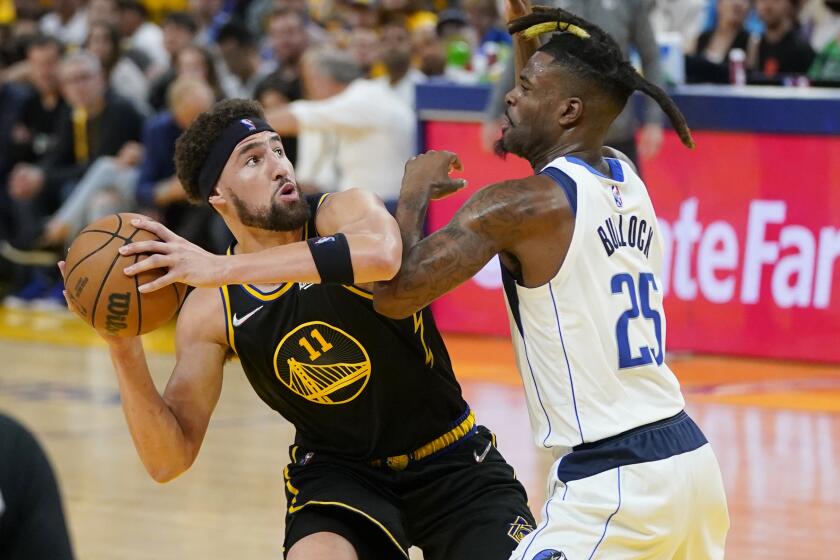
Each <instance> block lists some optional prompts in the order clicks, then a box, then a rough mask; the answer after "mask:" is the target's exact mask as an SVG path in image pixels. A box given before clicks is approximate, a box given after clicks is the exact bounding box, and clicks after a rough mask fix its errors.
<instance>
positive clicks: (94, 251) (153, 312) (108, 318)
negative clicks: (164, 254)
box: [64, 213, 187, 336]
mask: <svg viewBox="0 0 840 560" xmlns="http://www.w3.org/2000/svg"><path fill="white" fill-rule="evenodd" d="M143 217H144V216H141V215H140V214H128V213H124V214H113V215H111V216H106V217H105V218H102V219H101V220H97V221H96V222H94V223H92V224H90V225H88V226H87V227H86V228H85V229H84V230H82V232H81V233H80V234H79V235H78V236H77V237H76V239H75V240H74V241H73V244H72V245H71V246H70V249H69V250H68V251H67V259H66V266H65V279H64V287H65V289H66V290H67V297H68V299H69V300H70V302H71V303H72V307H73V308H74V311H75V312H76V314H77V315H79V316H80V317H81V318H82V319H84V320H85V321H86V322H87V323H88V324H90V325H91V326H93V327H94V328H95V329H97V330H99V331H104V332H107V333H108V334H111V335H114V336H136V335H140V334H143V333H147V332H150V331H153V330H155V329H156V328H158V327H160V326H161V325H163V324H165V323H166V322H168V321H169V320H170V319H172V317H174V316H175V314H176V312H177V311H178V309H179V308H180V306H181V303H182V302H183V301H184V297H185V296H186V294H187V287H186V286H185V285H184V284H172V285H169V286H166V287H165V288H162V289H160V290H155V291H154V292H148V293H145V294H141V293H140V292H139V291H138V289H137V288H138V287H139V286H141V285H143V284H145V283H147V282H151V281H152V280H154V279H155V278H158V277H159V276H162V275H163V274H165V272H166V270H165V269H155V270H151V271H149V272H144V273H142V274H138V275H136V276H132V277H129V276H126V275H125V274H124V273H123V269H124V268H126V267H127V266H130V265H132V264H133V263H135V262H137V261H138V260H143V259H144V258H146V255H131V256H122V255H120V254H119V252H118V251H119V248H120V247H122V246H123V245H127V244H129V243H132V242H135V241H147V240H150V239H151V240H155V239H159V238H158V237H157V236H156V235H155V234H153V233H150V232H148V231H146V230H142V229H138V228H136V227H134V226H133V225H131V220H132V219H134V218H143Z"/></svg>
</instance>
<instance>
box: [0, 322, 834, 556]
mask: <svg viewBox="0 0 840 560" xmlns="http://www.w3.org/2000/svg"><path fill="white" fill-rule="evenodd" d="M171 335H172V331H171V329H168V330H167V329H164V330H162V331H159V332H156V333H153V334H152V335H149V336H148V337H147V338H146V348H147V354H148V358H149V361H150V365H151V368H152V371H153V372H154V376H155V380H156V382H157V384H158V387H162V386H163V384H164V383H165V381H166V379H167V378H168V375H169V372H170V369H171V367H172V364H173V361H174V359H173V355H172V343H171V338H172V337H171ZM448 343H449V346H450V351H451V353H452V355H453V361H454V363H455V366H456V371H457V372H458V374H459V376H460V379H461V382H462V385H463V387H464V392H465V395H466V398H467V400H468V401H469V402H470V403H471V404H472V407H473V409H474V410H475V411H476V414H477V416H478V419H479V421H480V422H481V423H483V424H485V425H487V426H489V427H490V428H491V429H493V430H494V431H495V432H496V434H497V436H498V441H499V447H500V449H501V451H502V452H503V454H504V455H505V456H506V457H507V459H508V460H509V461H510V462H511V463H512V464H513V465H514V467H515V468H516V470H517V474H518V476H519V478H520V479H521V480H522V481H523V483H524V484H525V486H526V488H527V490H528V493H529V496H530V498H531V506H532V508H533V509H534V510H538V509H539V506H540V504H541V502H542V501H543V498H544V493H545V489H544V487H543V484H544V482H543V481H544V477H545V474H546V473H547V469H548V466H549V465H550V463H551V458H550V457H549V456H547V455H546V454H545V453H540V452H538V451H537V449H536V448H535V447H534V446H533V444H532V442H531V438H530V434H529V426H528V418H527V413H526V410H525V407H524V402H523V396H522V390H521V387H520V384H519V379H518V376H517V375H516V372H515V368H514V362H513V354H512V351H511V349H510V346H509V344H508V342H507V341H506V340H499V339H477V338H470V337H448ZM671 364H672V367H673V369H674V370H675V371H676V373H677V375H678V376H679V377H680V380H681V381H682V383H683V388H684V390H685V393H686V396H687V400H688V403H689V404H688V410H689V413H690V414H692V415H693V417H694V418H695V420H696V421H697V422H698V424H699V425H700V426H701V427H702V429H703V430H704V431H705V433H706V435H707V437H708V438H709V440H710V441H711V442H712V445H713V446H714V449H715V452H716V453H717V456H718V459H719V461H720V464H721V468H722V471H723V477H724V482H725V484H726V489H727V493H728V497H729V507H730V514H731V517H732V530H731V532H730V536H729V540H728V543H727V558H731V559H737V560H741V559H753V558H754V559H759V558H760V559H786V560H791V559H802V560H805V559H807V560H811V559H822V558H825V559H829V558H840V367H836V366H809V365H802V364H791V363H774V362H769V361H754V360H736V359H725V358H716V357H699V356H696V357H692V356H672V357H671ZM0 410H3V411H4V412H7V413H10V414H12V415H13V416H15V417H17V418H18V419H20V420H21V421H23V422H24V423H25V424H26V425H28V426H29V427H30V428H31V429H32V430H33V431H34V432H35V433H36V434H37V436H38V437H39V439H40V440H41V442H42V443H43V445H44V446H45V447H46V449H47V452H48V453H49V455H50V457H51V459H52V462H53V464H54V466H55V468H56V471H57V474H58V477H59V481H60V484H61V488H62V493H63V496H64V502H65V509H66V513H67V516H68V520H69V524H70V529H71V534H72V539H73V542H74V547H75V550H76V553H77V557H78V558H79V559H81V560H112V559H120V560H141V559H142V560H153V559H154V560H169V559H189V560H191V559H201V560H215V559H218V560H222V559H225V560H227V559H234V558H235V559H254V560H268V559H280V558H281V557H282V556H281V546H282V535H283V510H284V497H283V490H282V468H283V466H284V465H285V463H286V462H287V460H288V459H287V448H288V445H289V443H290V441H291V438H292V430H291V427H290V425H289V424H288V423H287V422H285V421H284V420H283V419H282V418H280V417H279V416H277V415H276V414H274V413H273V412H272V411H270V410H269V409H268V408H267V407H266V406H265V405H263V403H262V402H260V401H259V399H258V398H257V397H256V395H255V394H254V393H253V391H252V390H251V388H250V386H249V385H248V384H247V381H246V380H245V378H244V375H243V373H242V371H241V369H240V368H239V365H238V363H236V362H234V363H232V364H231V365H229V366H228V368H227V370H226V374H225V381H224V389H223V391H222V397H221V400H220V402H219V406H218V408H217V410H216V413H215V414H214V417H213V420H212V421H211V425H210V429H209V431H208V434H207V438H206V440H205V443H204V446H203V448H202V450H201V453H200V454H199V457H198V460H197V462H196V464H195V465H194V466H193V468H192V469H191V470H190V471H188V472H187V473H186V474H184V475H182V476H181V477H180V478H178V479H176V480H175V481H173V482H171V483H168V484H165V485H159V484H157V483H155V482H154V481H152V480H151V479H150V478H149V477H148V476H147V475H146V473H145V471H144V470H143V467H142V465H141V464H140V461H139V459H137V457H136V455H135V452H134V448H133V446H132V443H131V440H130V437H129V435H128V431H127V428H126V426H125V421H124V419H123V417H122V413H121V410H120V407H119V400H118V393H117V387H116V382H115V379H114V376H113V374H112V371H111V365H110V361H109V358H108V355H107V352H106V351H105V350H104V347H103V346H102V344H101V343H98V341H97V340H96V337H95V335H93V334H92V333H90V332H88V331H87V329H86V327H84V326H83V325H82V324H81V323H80V322H79V321H77V320H76V319H75V318H73V317H72V316H70V315H69V314H67V313H41V312H32V311H29V312H22V311H12V310H3V309H0ZM0 460H7V458H3V457H0ZM416 557H417V558H420V557H421V556H420V555H419V554H417V556H416Z"/></svg>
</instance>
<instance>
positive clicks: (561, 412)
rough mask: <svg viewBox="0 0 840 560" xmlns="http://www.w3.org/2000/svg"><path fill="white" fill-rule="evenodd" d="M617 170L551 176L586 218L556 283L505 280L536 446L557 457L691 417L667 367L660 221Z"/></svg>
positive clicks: (636, 182)
mask: <svg viewBox="0 0 840 560" xmlns="http://www.w3.org/2000/svg"><path fill="white" fill-rule="evenodd" d="M607 161H608V162H609V164H610V168H611V170H612V176H613V178H609V177H606V176H604V175H603V174H601V173H599V172H598V171H596V170H595V169H593V168H592V167H590V166H588V165H587V164H586V163H584V162H583V161H582V160H579V159H576V158H572V157H563V158H558V159H556V160H554V161H553V162H551V163H550V164H549V165H548V166H546V167H545V168H544V169H543V170H542V171H541V174H544V175H548V176H550V177H552V178H553V179H554V180H555V181H556V182H557V184H558V188H562V189H564V191H565V192H566V194H567V197H568V198H569V201H570V204H571V206H572V209H573V210H574V211H575V215H576V218H575V226H574V233H573V235H572V241H571V245H570V247H569V251H568V254H567V255H566V259H565V261H564V262H563V265H562V266H561V267H560V270H559V271H558V272H557V275H556V276H555V277H554V278H552V279H551V280H550V281H549V282H548V283H547V284H545V285H543V286H540V287H537V288H525V287H523V286H521V285H519V284H516V283H515V282H514V281H513V278H512V277H511V276H510V274H509V273H508V272H507V271H504V270H503V272H502V275H503V280H504V284H505V293H506V295H507V298H506V299H507V304H508V314H509V316H510V320H511V335H512V338H513V344H514V348H515V350H516V357H517V362H518V366H519V371H520V373H521V375H522V381H523V384H524V386H525V392H526V395H527V401H528V411H529V415H530V418H531V426H532V428H533V432H534V437H535V439H536V443H537V445H538V446H541V447H547V448H554V450H555V454H556V455H558V456H559V455H563V454H565V453H567V452H568V451H570V449H569V448H571V447H573V446H576V445H580V444H582V443H588V442H594V441H598V440H602V439H604V438H607V437H610V436H614V435H617V434H620V433H622V432H626V431H628V430H631V429H633V428H637V427H639V426H642V425H644V424H649V423H651V422H655V421H657V420H662V419H664V418H668V417H671V416H674V415H675V414H677V413H679V412H680V411H681V410H682V409H683V406H684V401H683V397H682V394H681V392H680V387H679V383H678V382H677V379H676V377H674V374H673V373H672V372H671V370H670V369H669V368H668V366H667V365H665V363H664V361H663V357H664V354H665V314H664V313H663V310H662V283H661V281H660V274H661V272H662V253H663V248H662V238H661V236H660V233H659V227H658V224H657V221H656V214H655V213H654V210H653V206H652V204H651V201H650V197H649V196H648V192H647V188H646V187H645V185H644V183H642V181H641V179H640V178H639V177H638V176H637V175H636V173H634V172H633V170H632V169H631V168H630V167H629V166H628V165H626V164H624V163H623V162H621V161H619V160H615V159H609V160H607Z"/></svg>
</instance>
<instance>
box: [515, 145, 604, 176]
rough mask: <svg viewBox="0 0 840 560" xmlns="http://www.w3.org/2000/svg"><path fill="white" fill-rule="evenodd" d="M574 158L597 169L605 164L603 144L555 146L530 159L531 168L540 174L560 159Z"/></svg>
mask: <svg viewBox="0 0 840 560" xmlns="http://www.w3.org/2000/svg"><path fill="white" fill-rule="evenodd" d="M564 156H574V157H576V158H579V159H582V160H583V161H585V162H586V163H588V164H590V165H591V166H592V167H595V168H596V169H597V168H598V167H600V166H601V164H602V163H603V158H602V157H601V143H600V142H598V143H597V146H596V145H595V144H594V143H592V142H586V141H581V142H571V143H565V144H562V145H559V146H553V147H551V148H549V149H548V150H545V151H544V152H542V153H540V154H537V155H536V156H535V157H534V158H529V161H530V162H531V167H532V168H533V169H534V171H535V172H537V173H538V172H539V171H540V170H541V169H542V168H544V167H545V166H546V165H548V164H549V163H551V162H552V161H554V160H555V159H557V158H559V157H564Z"/></svg>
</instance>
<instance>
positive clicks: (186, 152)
mask: <svg viewBox="0 0 840 560" xmlns="http://www.w3.org/2000/svg"><path fill="white" fill-rule="evenodd" d="M247 117H258V118H260V119H265V115H264V114H263V109H262V106H261V105H260V104H259V103H257V102H256V101H251V100H247V99H226V100H225V101H221V102H219V103H216V105H215V106H213V109H211V110H210V111H207V112H206V113H202V114H200V115H199V116H198V118H197V119H196V120H195V121H194V122H193V123H192V124H191V125H190V127H189V128H188V129H187V130H185V131H184V133H183V134H181V136H180V137H179V138H178V141H177V142H176V143H175V171H176V174H177V175H178V180H179V181H180V182H181V185H183V187H184V190H185V191H187V198H189V200H190V202H193V203H196V204H200V203H202V202H207V200H205V199H204V198H203V197H202V196H201V191H200V190H199V187H198V176H199V174H200V173H201V166H202V165H204V160H205V159H207V156H208V154H209V153H210V147H211V146H212V145H213V141H214V140H216V138H218V137H219V135H220V134H221V133H222V131H223V130H224V129H225V127H227V125H229V124H230V123H231V122H232V121H236V120H239V119H244V118H247Z"/></svg>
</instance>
